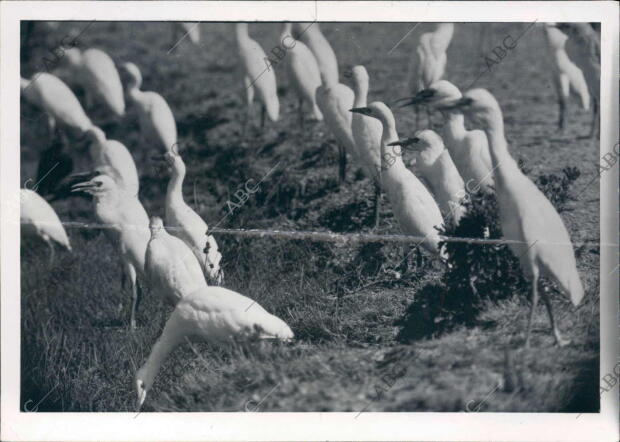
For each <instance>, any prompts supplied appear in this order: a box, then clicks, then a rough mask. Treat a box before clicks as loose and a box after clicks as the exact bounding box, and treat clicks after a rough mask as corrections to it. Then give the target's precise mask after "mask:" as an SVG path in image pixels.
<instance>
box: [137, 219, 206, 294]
mask: <svg viewBox="0 0 620 442" xmlns="http://www.w3.org/2000/svg"><path fill="white" fill-rule="evenodd" d="M150 229H151V239H150V240H149V242H148V245H147V248H146V257H145V264H144V273H145V275H146V278H147V280H148V283H149V286H150V287H152V289H153V290H154V291H155V292H156V293H157V294H158V295H159V296H161V297H162V299H165V300H166V301H168V302H170V303H171V304H172V305H176V303H177V302H178V301H179V300H180V299H181V298H183V297H184V296H185V295H187V294H189V293H192V292H194V291H196V290H198V289H201V288H205V287H207V282H206V281H205V278H204V275H203V273H202V268H201V266H200V264H199V262H198V260H197V259H196V257H195V256H194V254H193V253H192V251H191V250H190V249H189V247H188V246H187V245H186V244H185V243H184V242H183V241H182V240H180V239H179V238H177V237H175V236H172V235H170V234H168V232H166V230H165V229H164V225H163V222H162V220H161V218H157V217H153V218H151V224H150Z"/></svg>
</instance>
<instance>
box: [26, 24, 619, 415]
mask: <svg viewBox="0 0 620 442" xmlns="http://www.w3.org/2000/svg"><path fill="white" fill-rule="evenodd" d="M84 25H85V24H84V23H81V24H79V23H78V24H75V23H73V24H71V23H63V24H61V25H60V26H59V27H58V28H57V29H56V30H50V29H47V28H46V27H45V26H42V25H37V26H35V32H34V35H33V40H32V43H33V46H34V48H35V49H33V50H31V51H30V53H29V54H28V59H27V60H24V64H23V66H22V76H24V77H29V76H31V75H32V73H33V69H34V66H36V65H38V64H40V60H41V58H42V57H44V56H45V54H46V50H45V48H53V47H54V46H55V45H57V44H58V42H59V41H60V39H61V38H62V37H63V36H64V35H66V33H67V32H69V31H71V30H73V29H75V30H79V29H81V28H82V27H84ZM527 25H528V24H523V23H521V24H493V25H490V29H489V32H488V33H487V37H486V40H485V47H486V48H487V50H488V51H490V50H491V49H492V48H493V47H494V46H496V45H499V44H501V42H502V41H503V39H504V38H505V36H507V35H511V36H513V37H516V36H517V35H519V34H520V33H521V32H522V31H523V30H524V29H525V28H526V26H527ZM480 26H481V25H477V24H458V25H457V26H456V31H455V35H454V38H453V40H452V43H451V46H450V48H449V50H448V66H447V73H446V78H447V79H449V80H450V81H452V82H454V83H455V84H456V85H457V86H459V87H461V88H466V87H467V86H469V85H470V84H471V83H472V82H473V81H474V80H475V79H476V78H477V77H478V76H479V74H480V73H481V72H483V71H485V69H486V64H485V61H484V56H483V53H482V51H481V48H480V47H479V46H480V45H479V43H478V36H479V31H480ZM200 27H201V31H202V40H201V45H200V46H198V47H197V46H194V45H192V44H190V42H189V41H188V40H187V39H185V40H184V41H182V42H181V43H180V44H178V46H176V47H175V48H174V50H173V51H171V52H170V53H168V52H169V50H170V48H171V47H172V46H173V45H174V41H172V31H171V28H170V25H169V24H165V23H152V24H145V23H95V24H93V25H92V26H90V27H89V29H88V30H87V31H86V32H84V34H83V35H82V36H81V37H80V41H79V43H80V46H82V47H98V48H101V49H103V50H105V51H107V52H108V53H109V54H110V55H111V56H112V57H113V58H114V60H115V61H116V62H117V63H119V62H123V61H133V62H135V63H136V64H137V65H138V66H139V67H140V68H141V70H142V73H143V76H144V83H143V90H154V91H157V92H159V93H161V94H162V95H163V96H164V97H165V98H166V99H167V101H168V103H169V104H170V106H171V108H172V110H173V112H174V115H175V118H176V121H177V125H178V130H179V142H180V148H181V154H182V155H183V157H184V159H185V162H186V164H187V165H188V176H187V178H186V180H185V189H184V190H185V192H184V193H185V199H186V201H187V202H188V203H189V204H191V205H192V207H193V208H194V209H195V210H197V211H198V212H199V213H200V214H201V215H203V217H204V218H205V219H206V220H207V222H208V223H209V225H214V224H216V223H217V222H218V221H220V220H221V219H222V218H223V217H224V216H226V214H227V213H228V212H227V211H228V209H227V201H229V200H230V199H231V198H233V195H234V193H235V191H236V190H237V189H238V188H239V187H240V186H243V185H244V183H245V182H246V180H247V179H249V178H253V179H255V180H259V179H261V177H263V176H264V175H265V174H266V173H267V172H268V171H269V170H271V169H272V168H273V167H274V166H276V165H278V166H277V167H276V168H275V169H274V170H273V173H271V174H270V176H269V178H268V179H266V180H265V181H264V183H263V184H261V189H260V191H259V192H257V193H256V194H255V195H254V196H253V197H252V198H250V199H249V200H248V202H247V203H246V204H245V205H243V207H241V208H240V209H239V210H237V211H235V212H234V213H233V214H232V215H229V216H227V217H226V218H225V219H224V221H222V223H221V224H220V227H226V228H268V229H276V228H277V229H291V230H322V231H326V230H331V231H336V232H360V231H361V232H371V231H373V229H372V228H371V214H372V211H371V203H370V201H371V197H372V186H371V185H370V183H369V181H368V180H367V179H365V178H363V177H362V174H361V173H358V172H356V170H355V169H357V167H356V166H354V165H351V167H350V168H349V172H348V177H347V181H346V183H345V184H343V185H342V186H340V187H339V186H338V181H337V158H338V157H337V149H336V144H335V140H334V138H333V136H331V135H330V134H329V133H328V131H327V129H326V126H325V125H324V124H322V123H311V122H306V128H305V129H304V130H301V129H300V127H299V125H298V122H297V113H296V99H295V98H294V97H293V96H292V94H291V92H290V91H289V90H288V88H287V80H286V78H285V75H284V73H283V72H282V69H281V65H276V66H275V69H276V76H277V79H278V84H279V92H280V98H281V119H280V121H279V122H277V123H276V124H271V125H268V127H267V130H266V131H264V133H259V132H258V131H256V132H255V133H252V135H251V137H249V139H248V141H245V142H244V141H242V140H241V138H240V131H241V124H240V123H241V121H242V117H243V113H244V112H245V110H244V109H245V108H244V98H243V97H244V96H243V89H242V87H243V86H242V81H241V78H240V76H239V67H238V62H237V58H236V49H235V41H234V33H233V32H232V25H231V24H226V23H206V24H201V25H200ZM321 27H322V30H323V32H324V34H325V35H326V37H327V38H328V39H329V41H330V42H331V44H332V46H333V48H334V50H335V52H336V54H337V56H338V59H339V64H340V70H341V81H342V82H344V83H347V84H349V85H350V80H349V79H347V78H343V77H344V75H343V72H344V71H345V70H346V69H350V68H351V67H352V66H354V65H356V64H363V65H365V66H366V68H367V69H368V72H369V74H370V78H371V86H370V97H369V101H374V100H381V101H386V102H392V101H393V100H395V99H398V98H401V97H403V96H407V95H409V94H408V91H407V89H406V87H405V85H406V78H407V66H408V60H409V55H410V53H411V51H412V50H413V48H414V44H415V41H416V39H417V35H418V32H419V29H416V30H414V31H413V32H412V33H411V34H410V35H408V36H407V38H405V39H404V40H403V41H402V42H401V43H400V44H399V45H398V46H397V47H396V48H394V46H395V45H396V43H397V42H399V40H401V39H402V38H403V36H405V34H407V32H408V31H409V30H410V29H411V27H412V24H409V23H395V24H385V23H376V24H366V23H328V24H322V26H321ZM250 34H251V35H252V36H253V38H255V39H256V40H257V41H259V42H260V44H261V45H262V46H263V48H264V49H265V51H266V52H268V51H269V50H270V49H271V48H272V47H274V46H275V45H276V44H277V43H278V36H279V34H280V25H278V24H258V25H251V26H250ZM475 86H478V87H485V88H488V89H489V90H490V91H491V92H492V93H493V94H494V95H495V97H496V98H497V99H498V101H499V103H500V105H501V106H502V110H503V112H504V120H505V124H506V131H507V134H506V136H507V139H508V142H509V145H510V149H511V153H512V155H513V156H514V157H515V158H520V159H524V160H525V161H526V163H527V166H528V169H529V170H530V171H529V174H530V176H531V177H532V178H533V179H535V178H536V177H538V176H540V175H542V174H551V173H555V174H557V173H560V171H561V170H562V169H563V168H565V167H568V166H572V167H577V168H578V169H579V170H580V171H581V176H580V177H579V179H578V180H577V182H576V183H575V185H574V187H575V189H574V192H573V194H574V195H575V198H574V199H573V200H572V201H570V202H569V203H568V205H567V208H566V210H564V211H563V212H562V217H563V219H564V222H565V223H566V225H567V227H568V230H569V232H570V235H571V238H572V240H573V242H574V243H576V249H577V250H578V254H577V256H578V268H579V272H580V275H581V277H582V281H583V282H584V284H585V286H586V296H585V298H584V301H583V302H582V304H581V305H580V306H579V307H578V308H577V309H574V308H572V307H571V304H570V302H569V301H568V299H567V298H564V297H561V296H558V295H555V296H553V298H552V300H553V303H554V307H555V311H556V316H557V318H558V322H559V326H560V329H561V330H562V331H563V332H564V334H565V335H566V337H568V338H570V339H572V341H573V343H572V345H570V346H568V347H565V348H558V347H556V346H554V345H553V338H552V336H551V334H550V331H549V326H548V320H547V317H546V314H545V313H544V310H543V308H542V307H540V309H539V310H538V314H537V315H536V317H535V323H534V330H533V339H532V343H531V344H532V346H531V348H530V349H529V350H525V349H522V348H521V347H522V343H523V339H524V335H525V333H524V331H525V325H526V315H527V312H528V301H527V297H526V296H524V295H523V294H521V293H515V296H513V297H511V298H510V299H508V300H504V301H501V302H499V303H489V304H488V306H487V307H486V308H485V310H484V312H483V314H482V316H481V317H480V318H479V319H480V320H479V322H478V323H477V325H475V326H468V327H466V326H459V327H456V328H455V329H454V330H452V331H450V332H449V333H446V334H443V335H439V336H435V337H432V338H428V339H423V340H419V341H416V342H413V343H410V344H402V343H400V342H399V341H398V340H397V339H396V334H397V327H396V326H395V324H394V322H395V321H396V320H398V319H399V318H401V317H402V316H403V314H404V312H405V310H406V309H407V306H408V305H409V304H410V303H411V301H412V300H413V299H414V297H415V296H416V293H417V291H418V290H419V289H420V288H421V287H423V286H425V285H427V284H429V283H432V282H434V281H436V280H437V279H438V278H439V274H438V271H437V270H433V269H431V268H430V267H428V266H427V267H416V266H413V265H412V266H411V267H410V274H406V275H403V276H402V277H401V278H396V277H395V270H394V267H395V266H396V264H397V263H398V261H399V260H400V258H401V257H402V251H401V248H400V247H396V246H393V245H385V246H383V247H382V248H381V251H380V254H379V253H378V252H377V253H376V254H373V253H370V252H369V251H368V249H367V248H364V247H362V246H360V245H356V244H353V245H351V244H339V243H324V242H304V241H290V240H284V239H268V238H265V239H239V238H235V237H232V236H226V235H220V236H217V240H218V243H219V245H220V249H221V251H222V254H223V261H222V263H223V268H224V271H225V274H226V281H225V284H224V285H225V286H226V287H228V288H231V289H234V290H237V291H239V292H240V293H243V294H245V295H246V296H249V297H251V298H253V299H255V300H256V301H257V302H259V303H260V304H261V305H262V306H263V307H265V308H266V309H267V310H268V311H270V312H272V313H274V314H276V315H277V316H279V317H281V318H282V319H284V320H285V321H286V322H287V323H288V324H289V325H290V326H291V328H292V330H293V331H294V332H295V335H296V340H295V341H294V342H293V343H288V344H277V343H275V344H274V343H260V342H257V343H252V344H250V345H243V346H241V345H240V346H238V347H235V348H234V349H233V350H232V351H223V350H219V349H216V348H212V347H209V346H208V345H206V344H199V343H193V344H191V345H184V346H181V347H180V348H178V349H177V350H176V351H175V352H174V353H173V354H172V355H171V357H170V358H169V359H168V360H167V362H166V363H165V365H164V367H163V369H162V372H161V373H160V375H159V376H158V378H157V379H156V381H155V385H154V388H153V390H152V391H151V393H149V397H148V398H147V401H146V403H145V407H144V408H143V411H147V412H148V411H247V410H256V411H354V412H359V411H362V410H365V411H471V410H476V409H477V410H479V411H556V412H561V411H564V412H566V411H572V412H588V411H590V412H592V411H596V410H598V373H599V366H598V356H599V321H598V317H599V307H598V305H599V303H598V301H599V295H598V278H599V271H598V267H599V248H598V246H596V245H591V244H592V243H594V244H597V243H598V242H599V193H598V192H599V191H598V179H596V180H595V181H594V183H593V184H592V185H590V186H589V187H586V184H587V183H589V182H590V181H591V180H592V179H594V178H595V177H596V175H597V173H598V172H597V170H598V169H597V164H598V157H599V147H598V142H597V141H592V140H588V139H581V138H580V136H581V135H584V134H587V133H588V130H589V121H590V116H589V113H588V112H585V111H583V110H581V109H580V108H579V106H578V104H577V102H576V101H572V102H571V103H570V105H569V109H568V120H567V129H566V131H565V132H564V133H557V132H556V122H557V112H558V111H557V105H556V99H555V91H554V89H553V85H552V82H551V74H550V70H549V66H548V65H547V64H546V52H545V47H544V44H543V36H542V30H541V29H539V28H538V26H534V27H533V28H532V29H531V30H530V31H529V32H528V33H526V34H525V35H524V36H523V37H522V38H521V39H520V40H519V42H518V45H517V47H516V48H515V49H513V50H512V51H510V52H508V53H507V55H506V57H505V58H504V59H503V60H501V62H500V63H499V64H497V65H493V67H492V69H491V70H490V71H488V72H486V73H484V74H482V75H480V76H479V78H478V80H477V81H476V83H475ZM22 105H23V110H22V114H23V115H26V116H28V115H32V114H35V113H36V110H34V109H32V108H29V107H28V106H27V105H26V104H24V103H22ZM395 117H396V120H397V127H398V130H399V134H400V135H401V136H411V135H413V133H414V132H415V130H416V127H415V124H414V120H415V119H414V115H413V113H412V112H411V110H410V109H396V110H395ZM435 120H437V121H438V120H439V118H436V119H435ZM423 121H424V119H423ZM45 130H46V128H45V119H40V120H38V121H36V122H27V121H25V120H22V127H21V136H22V143H21V176H22V181H25V180H27V179H28V178H31V177H34V176H35V174H36V167H37V158H38V154H39V152H40V151H41V150H43V149H44V148H46V147H47V146H48V140H47V139H46V136H45ZM136 133H137V131H136V126H135V123H128V124H124V125H122V126H120V127H119V128H115V129H114V130H113V131H112V132H108V138H115V139H118V140H120V141H122V142H123V143H125V144H126V145H127V146H128V148H129V149H130V150H132V151H134V152H135V149H136V147H135V146H136V141H137V134H136ZM604 150H608V149H604ZM138 158H139V157H138ZM137 166H138V169H139V171H140V174H141V190H140V199H141V201H142V203H143V204H144V206H145V208H146V210H147V212H148V213H149V214H150V215H160V216H161V215H163V202H164V199H163V195H164V194H165V186H166V179H165V178H162V176H161V174H160V173H159V172H158V171H157V169H156V168H155V167H154V165H153V164H151V163H149V162H139V161H137ZM85 167H87V165H86V163H84V162H82V163H80V162H78V163H77V165H76V168H77V169H78V170H79V169H81V168H85ZM582 189H585V190H583V191H582ZM383 202H384V204H383V212H382V221H381V225H380V226H379V228H378V229H376V230H374V232H375V233H385V234H387V233H399V230H398V226H397V224H396V222H395V219H394V218H393V217H392V214H391V211H390V209H389V203H388V202H387V198H385V196H384V198H383ZM54 208H55V209H56V210H57V212H58V214H59V216H60V218H61V219H62V220H64V221H84V222H92V221H93V218H92V210H91V205H90V202H89V201H87V200H85V199H79V198H72V199H68V200H63V201H59V202H57V203H54ZM68 233H69V236H70V238H71V242H72V245H73V249H74V251H73V253H71V254H70V253H59V254H57V257H56V258H57V259H56V260H55V261H54V263H53V264H52V265H50V263H49V259H48V253H47V249H46V248H45V246H44V245H42V244H35V243H32V242H27V241H24V243H23V244H22V256H21V290H22V292H21V299H22V311H21V320H22V330H21V339H22V347H21V367H22V369H21V386H22V400H21V403H22V404H24V403H25V402H27V401H29V400H31V401H33V402H31V403H34V404H37V403H39V402H40V403H39V405H38V410H39V411H133V409H134V401H135V392H134V386H133V376H134V373H135V371H136V370H137V368H138V367H140V365H141V364H142V363H143V362H144V361H145V359H146V357H147V356H148V354H149V351H150V349H151V347H152V345H153V343H154V342H155V340H156V339H157V337H158V336H159V334H160V332H161V330H162V327H163V324H164V323H165V321H166V319H167V316H168V314H169V312H170V309H168V308H166V307H164V306H162V303H161V301H160V300H158V299H156V298H154V297H152V296H150V292H149V290H148V288H147V289H146V291H145V297H144V301H143V303H142V305H141V306H140V310H139V314H138V324H139V328H138V330H137V331H136V332H134V333H131V332H129V331H128V329H127V314H128V307H129V302H130V294H129V292H128V291H127V290H123V289H122V288H121V281H120V265H119V262H118V258H117V256H116V254H115V251H114V249H113V247H112V246H111V245H110V244H109V242H108V241H107V240H106V239H105V237H104V236H103V234H102V233H101V232H99V231H96V230H92V229H83V228H70V229H68ZM584 242H588V243H589V244H590V245H587V246H581V245H579V244H581V243H584ZM377 256H379V257H380V258H381V259H380V260H378V259H377ZM377 261H378V262H377ZM42 399H43V400H42ZM255 407H257V408H255ZM31 408H32V407H31ZM353 418H354V417H352V419H353Z"/></svg>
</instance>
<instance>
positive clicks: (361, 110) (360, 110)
mask: <svg viewBox="0 0 620 442" xmlns="http://www.w3.org/2000/svg"><path fill="white" fill-rule="evenodd" d="M349 112H354V113H356V114H362V115H371V114H372V110H371V109H370V108H369V107H354V108H353V109H349Z"/></svg>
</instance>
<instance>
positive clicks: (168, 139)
mask: <svg viewBox="0 0 620 442" xmlns="http://www.w3.org/2000/svg"><path fill="white" fill-rule="evenodd" d="M121 75H122V77H123V84H124V86H125V91H126V93H127V100H128V101H129V102H130V103H132V104H133V105H134V106H135V107H136V110H137V111H138V120H139V122H140V138H141V142H140V144H141V146H142V148H143V149H144V150H143V153H146V151H147V150H151V149H155V150H156V151H158V152H166V151H168V150H170V149H171V148H172V146H173V145H174V144H175V143H176V142H177V125H176V122H175V121H174V115H173V114H172V111H171V110H170V106H168V103H167V102H166V100H165V99H164V97H162V96H161V95H159V94H158V93H157V92H151V91H141V90H140V87H141V86H142V74H141V73H140V69H138V66H136V65H135V64H134V63H123V64H122V66H121Z"/></svg>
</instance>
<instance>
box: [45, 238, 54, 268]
mask: <svg viewBox="0 0 620 442" xmlns="http://www.w3.org/2000/svg"><path fill="white" fill-rule="evenodd" d="M45 242H46V243H47V245H48V246H49V248H50V266H52V265H53V264H54V244H52V241H51V240H50V239H46V240H45Z"/></svg>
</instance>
